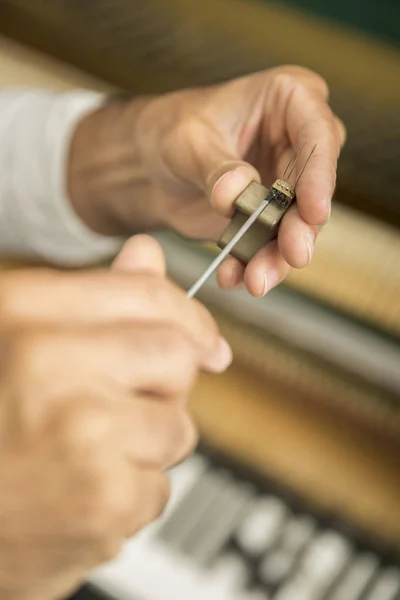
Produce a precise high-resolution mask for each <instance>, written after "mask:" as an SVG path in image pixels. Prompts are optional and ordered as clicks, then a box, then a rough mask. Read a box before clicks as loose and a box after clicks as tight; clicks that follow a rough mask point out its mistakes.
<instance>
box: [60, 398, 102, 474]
mask: <svg viewBox="0 0 400 600" xmlns="http://www.w3.org/2000/svg"><path fill="white" fill-rule="evenodd" d="M61 418H62V432H61V434H60V441H61V443H62V446H63V448H64V449H65V451H66V452H69V453H70V452H85V453H87V455H88V457H89V458H90V457H91V456H92V454H94V455H95V454H96V452H97V451H98V448H99V446H100V445H101V444H102V443H103V442H104V440H105V439H106V438H107V435H108V433H109V430H110V423H109V418H108V417H107V415H106V414H105V412H103V411H101V410H99V409H98V407H97V406H94V405H93V406H91V405H90V402H84V401H83V400H82V401H81V402H80V403H73V404H71V405H70V407H69V411H68V413H67V414H66V412H63V414H62V417H61ZM93 469H94V473H96V469H95V466H94V467H93Z"/></svg>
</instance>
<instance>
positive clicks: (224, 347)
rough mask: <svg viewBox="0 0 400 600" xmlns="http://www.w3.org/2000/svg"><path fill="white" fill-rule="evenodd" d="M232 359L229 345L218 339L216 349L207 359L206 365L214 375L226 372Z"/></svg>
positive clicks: (222, 339) (223, 339)
mask: <svg viewBox="0 0 400 600" xmlns="http://www.w3.org/2000/svg"><path fill="white" fill-rule="evenodd" d="M232 359H233V353H232V349H231V347H230V345H229V344H228V342H227V341H226V339H225V338H223V337H220V338H219V340H218V344H217V347H216V348H215V350H214V351H213V353H212V355H211V356H210V357H209V359H208V361H207V364H208V365H209V368H210V370H212V371H213V372H214V373H222V372H223V371H226V369H227V368H228V367H229V365H230V364H231V362H232Z"/></svg>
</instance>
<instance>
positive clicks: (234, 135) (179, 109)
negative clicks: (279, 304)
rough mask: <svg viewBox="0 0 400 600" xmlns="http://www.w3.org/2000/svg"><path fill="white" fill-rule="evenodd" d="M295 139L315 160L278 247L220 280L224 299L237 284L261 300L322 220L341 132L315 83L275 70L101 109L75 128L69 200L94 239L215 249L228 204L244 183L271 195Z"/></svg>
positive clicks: (232, 266) (225, 271)
mask: <svg viewBox="0 0 400 600" xmlns="http://www.w3.org/2000/svg"><path fill="white" fill-rule="evenodd" d="M111 132H112V133H111ZM300 136H302V140H303V141H305V142H306V144H307V146H306V147H307V148H308V149H310V150H311V148H312V147H313V146H314V145H315V144H317V150H316V152H315V153H314V155H313V156H312V159H311V161H310V164H309V166H308V167H307V170H306V172H305V174H304V176H303V178H302V179H301V181H300V183H299V185H298V188H297V203H296V204H295V205H293V206H292V207H291V209H290V210H289V211H288V213H287V215H286V216H285V218H284V220H283V222H282V224H281V227H280V231H279V236H278V240H277V242H273V243H270V244H269V245H268V247H266V248H264V249H263V250H261V251H260V253H259V254H258V255H257V256H256V257H254V259H253V260H252V261H251V262H250V264H249V265H248V266H247V268H246V270H244V268H243V266H242V265H241V264H240V263H239V262H238V261H236V260H235V259H233V258H229V259H227V261H226V262H225V263H224V264H223V265H222V267H221V269H220V272H219V283H220V285H221V287H222V288H224V289H231V288H234V287H236V286H240V285H241V284H242V283H243V281H244V282H245V284H246V286H247V288H248V290H249V292H250V293H251V294H252V295H254V296H261V295H263V294H264V293H266V292H267V291H268V290H270V289H271V288H272V287H274V286H275V285H277V284H278V283H279V282H280V281H282V280H283V279H284V278H285V277H286V275H287V274H288V272H289V269H290V267H291V266H292V267H295V268H302V267H304V266H306V265H307V264H309V262H310V261H311V257H312V254H313V249H314V243H315V239H316V236H317V233H318V229H319V226H321V225H323V224H324V223H325V222H326V221H327V220H328V218H329V215H330V207H331V199H332V195H333V192H334V187H335V178H336V165H337V159H338V156H339V152H340V148H341V145H342V144H343V143H344V139H345V130H344V127H343V125H342V124H341V122H340V121H339V120H338V119H336V118H335V117H334V115H333V114H332V112H331V110H330V108H329V105H328V88H327V85H326V83H325V82H324V81H323V80H322V79H321V78H320V77H319V76H318V75H316V74H314V73H312V72H310V71H308V70H305V69H302V68H299V67H282V68H277V69H272V70H270V71H265V72H262V73H257V74H255V75H250V76H248V77H243V78H241V79H237V80H234V81H231V82H229V83H225V84H222V85H218V86H213V87H209V88H203V89H196V90H187V91H182V92H177V93H173V94H168V95H165V96H160V97H158V98H155V99H148V100H146V99H142V100H139V101H132V102H131V103H128V104H121V105H113V106H109V107H107V108H105V109H103V110H100V111H99V112H98V113H96V114H94V115H92V116H90V117H89V118H88V119H86V121H84V122H83V123H82V125H81V127H80V128H78V132H77V134H76V136H75V140H74V141H73V144H72V149H71V161H70V170H69V180H70V195H71V199H72V202H73V204H74V205H75V207H76V209H77V211H78V213H79V214H80V215H81V216H82V217H83V218H84V220H85V221H86V222H87V223H88V224H89V225H90V226H91V227H92V228H93V229H95V230H97V231H99V232H101V233H106V234H121V233H129V232H131V231H132V230H136V229H137V228H138V227H141V226H144V227H157V226H169V227H172V228H174V229H175V230H176V231H178V232H179V233H182V234H184V235H186V236H191V237H193V238H198V239H199V238H202V239H217V238H218V237H219V235H220V234H221V232H222V230H223V229H224V227H225V226H226V224H227V219H228V218H229V216H231V215H232V209H233V203H234V201H235V199H236V198H237V196H238V195H239V194H240V193H241V192H242V191H243V189H244V188H245V187H246V186H247V185H248V183H250V181H252V180H257V181H261V182H262V183H264V184H265V185H267V186H269V185H271V184H272V183H273V181H274V180H275V179H276V178H278V177H279V176H280V175H281V174H282V172H283V170H284V167H285V165H286V163H287V162H288V160H289V156H290V152H291V148H292V147H293V146H294V145H295V144H296V143H297V141H298V139H299V138H300ZM301 166H302V163H300V164H299V168H300V167H301Z"/></svg>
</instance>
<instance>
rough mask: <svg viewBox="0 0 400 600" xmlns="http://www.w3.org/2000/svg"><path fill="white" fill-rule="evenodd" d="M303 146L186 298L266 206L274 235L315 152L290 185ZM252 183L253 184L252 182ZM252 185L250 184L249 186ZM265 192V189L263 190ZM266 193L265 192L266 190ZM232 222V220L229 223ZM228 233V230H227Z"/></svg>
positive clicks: (299, 145)
mask: <svg viewBox="0 0 400 600" xmlns="http://www.w3.org/2000/svg"><path fill="white" fill-rule="evenodd" d="M304 146H305V144H301V139H300V140H299V141H298V143H297V145H296V147H295V148H294V149H293V151H292V155H291V157H290V160H289V162H288V164H287V166H286V168H285V170H284V172H283V174H282V177H281V178H280V179H277V180H276V181H275V183H274V184H273V186H272V187H271V189H270V190H268V193H267V195H266V197H265V198H264V200H262V201H261V203H260V204H259V206H258V207H257V208H256V209H255V210H254V212H253V213H252V214H251V215H250V216H249V218H248V219H247V220H246V221H245V222H244V223H243V225H242V226H241V227H240V228H239V230H238V231H237V232H236V233H235V234H234V235H233V237H232V238H231V239H230V241H229V242H227V243H226V244H225V243H224V248H223V250H221V252H220V253H219V254H218V256H217V257H216V258H215V259H214V260H213V262H212V263H211V264H210V266H209V267H208V268H207V269H206V270H205V271H204V273H203V274H202V275H201V276H200V277H199V279H198V280H197V281H196V282H195V283H194V284H193V285H192V287H191V288H190V289H189V291H188V292H187V297H188V298H193V297H194V296H195V295H196V294H197V292H198V291H199V290H200V289H201V287H202V286H203V285H204V284H205V283H206V281H207V280H208V279H209V278H210V277H211V275H212V274H213V273H214V272H215V271H216V270H217V269H218V267H219V266H220V265H221V263H222V262H223V261H224V260H225V259H226V258H227V256H228V255H229V254H230V253H231V252H232V250H233V249H234V247H235V246H236V244H237V243H238V242H240V240H241V239H242V238H243V236H244V235H245V234H246V233H247V232H248V231H249V229H250V227H251V226H252V225H253V224H254V223H256V221H257V220H258V219H259V217H260V216H261V215H262V213H263V211H264V210H265V209H266V208H267V206H268V205H270V204H271V205H272V204H274V206H273V208H274V219H273V221H272V228H271V231H272V234H273V235H275V234H276V232H277V229H278V227H279V223H280V221H281V220H282V218H283V216H284V214H285V213H286V211H287V210H288V208H289V206H290V204H291V202H292V201H293V199H294V197H295V190H296V186H297V184H298V183H299V181H300V178H301V177H302V175H303V173H304V171H305V169H306V167H307V165H308V163H309V161H310V158H311V156H312V154H313V153H314V151H315V148H316V145H315V146H314V148H313V149H312V150H311V152H310V153H309V155H308V157H307V159H306V161H305V163H304V166H303V167H302V169H301V171H300V173H299V175H297V177H294V182H293V183H291V180H292V177H293V176H294V175H295V169H296V166H297V164H298V161H299V158H300V156H301V154H302V152H303V149H304ZM253 183H254V182H253ZM250 185H252V184H250ZM264 189H265V190H266V188H264ZM266 191H267V190H266ZM232 222H233V219H232V221H231V223H232ZM226 231H228V228H227V230H226Z"/></svg>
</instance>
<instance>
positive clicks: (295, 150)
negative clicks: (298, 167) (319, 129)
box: [281, 134, 303, 179]
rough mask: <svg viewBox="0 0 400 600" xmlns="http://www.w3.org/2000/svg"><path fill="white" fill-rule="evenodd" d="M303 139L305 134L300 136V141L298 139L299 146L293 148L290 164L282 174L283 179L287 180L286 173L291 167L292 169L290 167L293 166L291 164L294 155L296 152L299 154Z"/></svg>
mask: <svg viewBox="0 0 400 600" xmlns="http://www.w3.org/2000/svg"><path fill="white" fill-rule="evenodd" d="M302 139H303V134H301V136H300V137H299V139H298V142H297V144H296V145H295V147H294V148H293V150H292V153H291V155H290V159H289V162H288V164H287V165H286V169H285V170H284V171H283V173H282V176H281V179H285V175H286V173H287V170H288V169H289V167H290V166H291V164H292V160H293V157H294V155H295V154H296V152H297V150H298V147H299V146H300V142H301V140H302Z"/></svg>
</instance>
